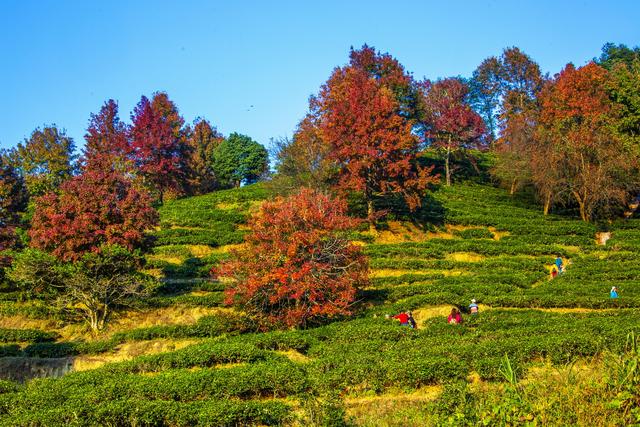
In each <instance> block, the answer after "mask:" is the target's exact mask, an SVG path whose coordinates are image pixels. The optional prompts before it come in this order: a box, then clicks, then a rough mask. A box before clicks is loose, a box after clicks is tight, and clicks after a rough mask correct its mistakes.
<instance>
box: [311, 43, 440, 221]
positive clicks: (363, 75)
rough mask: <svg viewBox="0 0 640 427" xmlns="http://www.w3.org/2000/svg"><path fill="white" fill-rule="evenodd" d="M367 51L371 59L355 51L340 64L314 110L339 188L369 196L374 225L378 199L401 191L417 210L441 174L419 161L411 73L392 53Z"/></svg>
mask: <svg viewBox="0 0 640 427" xmlns="http://www.w3.org/2000/svg"><path fill="white" fill-rule="evenodd" d="M361 53H362V54H364V53H367V54H368V55H365V56H366V58H369V60H367V61H364V59H363V58H362V57H361V56H363V55H362V54H359V51H355V52H352V54H351V62H350V64H349V65H347V66H345V67H341V68H340V67H338V68H336V69H335V70H334V71H333V73H332V75H331V77H330V78H329V80H328V81H327V83H326V84H324V85H323V86H322V88H321V90H320V94H319V95H318V97H314V98H312V99H311V110H312V111H313V112H314V113H317V114H318V117H319V128H320V134H321V136H322V138H323V140H324V141H325V142H326V143H327V144H328V145H329V147H330V148H331V149H330V154H329V156H330V157H331V159H332V160H333V161H334V162H335V163H336V165H337V168H338V185H337V187H338V189H339V190H341V191H342V192H343V193H344V192H349V191H354V190H355V191H360V192H362V193H363V194H364V197H365V200H366V202H367V215H368V219H369V224H370V226H371V227H373V224H374V220H375V217H376V213H375V209H374V198H376V197H379V196H383V195H388V194H391V193H396V194H398V193H399V194H401V195H402V196H403V197H404V199H405V200H406V202H407V204H408V205H409V208H410V209H412V210H413V209H415V208H417V207H418V206H420V204H421V201H422V198H423V195H424V191H425V190H426V188H427V187H428V185H429V184H431V183H435V182H437V179H438V178H437V177H436V176H434V175H432V171H433V168H432V167H431V168H428V167H421V166H420V165H419V164H418V161H417V157H418V154H419V153H420V151H421V144H420V140H419V138H418V137H417V135H416V134H415V132H414V128H415V127H416V126H417V119H416V115H417V113H416V112H415V111H414V109H415V108H417V107H416V106H415V105H413V96H408V95H407V94H409V95H410V94H411V93H412V92H411V91H410V89H411V88H412V86H413V83H412V80H411V79H410V76H408V75H407V74H406V73H405V72H404V70H403V68H402V66H400V65H399V64H398V63H397V61H395V60H392V59H391V58H390V57H389V55H378V58H376V56H375V55H374V56H373V57H371V55H372V53H371V49H370V48H368V47H367V46H365V47H364V48H363V50H362V52H361ZM370 57H371V58H370ZM374 65H377V66H374ZM391 70H393V72H392V71H391ZM392 77H393V78H392ZM402 77H404V79H403V78H402ZM407 99H409V100H407Z"/></svg>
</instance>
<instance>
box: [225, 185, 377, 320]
mask: <svg viewBox="0 0 640 427" xmlns="http://www.w3.org/2000/svg"><path fill="white" fill-rule="evenodd" d="M346 210H347V207H346V203H344V202H343V201H339V200H333V199H331V198H330V197H328V196H327V195H325V194H322V193H318V192H315V191H313V190H302V191H301V192H300V193H298V194H295V195H293V196H290V197H289V198H287V199H284V198H278V199H276V200H275V201H274V202H265V203H264V204H263V205H262V207H261V209H260V213H259V214H258V215H257V216H255V217H254V218H253V219H252V221H251V223H250V227H251V233H250V234H249V235H248V236H247V239H246V243H247V245H246V246H247V247H246V249H243V250H242V251H241V252H236V254H235V259H233V260H230V261H227V262H223V263H222V264H221V266H220V268H219V269H218V270H217V271H218V272H219V273H220V274H221V275H222V276H226V277H230V278H232V279H233V282H232V283H231V284H230V286H229V288H228V289H227V291H226V292H227V299H226V302H227V303H229V304H237V305H240V306H242V308H243V309H244V310H246V311H248V312H249V313H250V314H251V315H252V316H253V317H254V318H256V320H257V321H258V323H259V324H261V325H263V326H268V325H286V326H304V325H307V324H311V323H315V322H319V321H322V320H324V319H327V318H332V317H336V316H340V315H346V314H349V313H350V312H351V309H350V305H351V303H352V302H353V300H354V298H355V295H356V288H357V287H358V286H361V285H363V284H365V283H366V282H367V262H366V259H365V257H364V256H363V254H362V252H361V251H360V248H359V246H356V245H354V244H351V243H350V242H349V240H348V239H346V238H345V237H343V236H341V233H343V232H345V231H348V230H349V229H351V228H352V227H353V226H354V225H355V224H356V221H355V220H353V219H351V218H349V217H347V216H346Z"/></svg>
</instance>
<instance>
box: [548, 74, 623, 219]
mask: <svg viewBox="0 0 640 427" xmlns="http://www.w3.org/2000/svg"><path fill="white" fill-rule="evenodd" d="M608 78H609V76H608V72H607V70H606V69H604V68H602V67H600V66H599V65H597V64H595V63H593V62H591V63H589V64H587V65H585V66H583V67H580V68H575V67H574V66H573V65H571V64H569V65H567V66H566V67H565V69H564V70H562V71H561V72H560V73H559V74H558V75H557V76H556V77H555V79H554V81H553V83H552V84H550V85H548V86H547V87H546V88H545V90H544V91H543V92H542V94H541V96H540V100H541V106H542V109H541V114H540V127H539V129H538V133H539V143H538V147H539V148H543V147H544V146H545V145H548V146H549V148H548V150H550V151H553V152H554V153H555V155H554V156H553V159H555V161H548V162H541V165H543V166H544V167H552V168H556V172H559V173H558V174H551V176H552V177H553V179H554V181H555V182H557V186H558V189H563V190H564V191H565V192H566V194H567V195H570V197H571V198H572V199H573V200H574V201H575V202H576V203H577V205H578V207H579V209H580V216H581V218H582V219H583V220H584V221H589V220H590V219H591V218H592V217H593V215H594V212H595V211H596V210H597V209H607V208H609V207H610V206H612V205H615V204H619V203H622V202H624V200H625V198H626V196H627V194H628V193H627V180H628V172H629V170H630V168H631V167H632V165H633V162H632V161H630V159H631V158H632V157H631V155H630V153H629V151H628V149H627V147H625V144H624V143H623V141H622V140H621V139H620V138H619V136H618V135H616V133H615V131H614V125H615V124H616V123H617V120H618V111H617V109H616V108H615V105H614V104H613V103H612V102H611V100H610V98H609V95H608V92H607V81H608ZM536 184H537V186H538V187H540V183H536Z"/></svg>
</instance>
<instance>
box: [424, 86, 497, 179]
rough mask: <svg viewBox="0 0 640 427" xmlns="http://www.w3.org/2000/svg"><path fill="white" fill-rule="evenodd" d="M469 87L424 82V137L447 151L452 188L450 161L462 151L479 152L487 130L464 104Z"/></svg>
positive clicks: (446, 164) (447, 172) (448, 172)
mask: <svg viewBox="0 0 640 427" xmlns="http://www.w3.org/2000/svg"><path fill="white" fill-rule="evenodd" d="M468 93H469V87H468V86H467V85H466V84H464V83H463V82H461V81H460V80H459V79H455V78H449V79H444V80H439V81H437V82H435V83H431V82H429V81H426V82H425V122H426V125H427V132H426V135H425V136H426V137H427V138H428V139H429V140H431V142H432V144H433V145H434V146H436V147H439V148H442V149H444V150H446V158H445V169H446V183H447V185H451V169H450V167H449V157H450V155H451V152H453V151H456V150H459V149H463V148H482V147H483V145H484V143H485V136H486V132H487V131H486V128H485V125H484V121H483V120H482V117H480V115H479V114H478V113H476V112H475V111H473V109H472V108H471V106H469V105H468V104H467V102H466V101H465V99H466V97H467V95H468Z"/></svg>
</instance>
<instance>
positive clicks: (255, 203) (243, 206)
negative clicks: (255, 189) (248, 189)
mask: <svg viewBox="0 0 640 427" xmlns="http://www.w3.org/2000/svg"><path fill="white" fill-rule="evenodd" d="M263 202H264V201H263V200H251V201H248V202H230V203H224V202H220V203H216V204H215V209H221V210H230V209H240V210H249V211H255V210H257V209H258V208H259V207H260V205H262V203H263ZM247 205H249V208H248V209H247Z"/></svg>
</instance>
